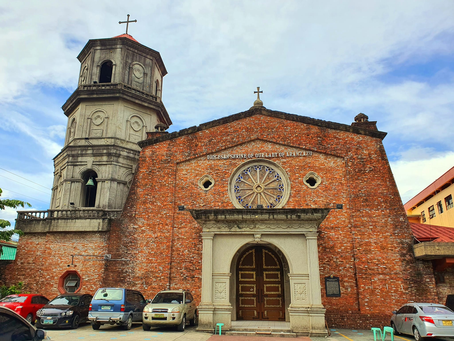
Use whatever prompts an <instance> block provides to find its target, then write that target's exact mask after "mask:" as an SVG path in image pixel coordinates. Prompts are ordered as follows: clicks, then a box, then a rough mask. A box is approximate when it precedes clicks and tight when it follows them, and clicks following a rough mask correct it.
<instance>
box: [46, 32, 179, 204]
mask: <svg viewBox="0 0 454 341" xmlns="http://www.w3.org/2000/svg"><path fill="white" fill-rule="evenodd" d="M77 58H78V59H79V61H80V63H81V67H80V74H79V82H78V87H77V89H76V90H75V91H74V93H73V94H72V95H71V96H70V97H69V99H68V100H67V101H66V103H65V104H64V105H63V107H62V108H63V111H64V113H65V115H66V116H67V117H68V125H67V130H66V139H65V145H64V147H63V149H62V150H61V152H60V153H59V154H58V155H57V156H56V157H55V158H54V167H55V171H54V184H53V192H52V201H51V209H56V210H59V209H68V208H81V209H83V208H98V209H113V210H118V209H122V208H123V205H124V203H125V200H126V197H127V194H128V191H129V187H130V185H131V181H132V178H133V175H134V172H135V168H136V165H137V162H138V158H139V152H140V147H139V146H138V145H137V142H139V141H141V140H144V139H146V132H150V131H155V127H156V126H159V127H162V126H164V127H166V128H168V127H169V126H170V125H171V124H172V121H171V120H170V117H169V115H168V113H167V111H166V109H165V107H164V104H163V103H162V100H161V97H162V84H163V77H164V76H165V75H166V74H167V70H166V68H165V66H164V63H163V61H162V59H161V55H160V54H159V52H157V51H155V50H152V49H150V48H148V47H146V46H144V45H142V44H140V43H139V42H138V41H137V40H135V39H134V38H133V37H132V36H130V35H129V34H123V35H120V36H117V37H114V38H109V39H93V40H90V41H89V42H88V43H87V44H86V45H85V47H84V48H83V50H82V52H81V53H80V54H79V56H78V57H77Z"/></svg>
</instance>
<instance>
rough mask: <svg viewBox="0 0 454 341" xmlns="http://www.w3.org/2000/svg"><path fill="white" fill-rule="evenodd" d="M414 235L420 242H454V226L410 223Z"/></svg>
mask: <svg viewBox="0 0 454 341" xmlns="http://www.w3.org/2000/svg"><path fill="white" fill-rule="evenodd" d="M410 227H411V231H412V232H413V236H414V237H415V238H416V239H417V240H418V241H420V242H432V241H433V242H454V228H452V227H446V226H438V225H429V224H419V223H410Z"/></svg>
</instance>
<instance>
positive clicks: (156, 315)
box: [154, 314, 164, 317]
mask: <svg viewBox="0 0 454 341" xmlns="http://www.w3.org/2000/svg"><path fill="white" fill-rule="evenodd" d="M154 317H164V314H154Z"/></svg>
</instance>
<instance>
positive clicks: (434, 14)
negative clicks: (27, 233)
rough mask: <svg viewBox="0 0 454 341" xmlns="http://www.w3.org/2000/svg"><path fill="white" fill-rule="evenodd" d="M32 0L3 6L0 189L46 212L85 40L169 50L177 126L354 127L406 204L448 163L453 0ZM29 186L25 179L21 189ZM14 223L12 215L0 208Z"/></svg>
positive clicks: (170, 102) (168, 101)
mask: <svg viewBox="0 0 454 341" xmlns="http://www.w3.org/2000/svg"><path fill="white" fill-rule="evenodd" d="M74 4H75V2H69V1H66V2H63V1H54V0H44V1H35V0H29V1H26V2H19V3H14V4H13V3H12V2H9V3H7V4H6V3H5V4H4V5H0V28H1V31H2V38H1V39H0V48H1V51H2V53H1V54H0V122H1V124H0V145H1V147H2V148H1V150H2V151H1V153H0V188H2V189H3V190H4V196H3V198H6V197H10V198H16V199H22V200H26V201H28V202H30V203H31V204H32V205H33V209H37V210H46V209H47V208H48V207H49V202H50V193H51V191H50V188H51V186H52V178H53V161H52V158H53V157H55V155H57V153H58V152H59V151H60V149H61V148H62V146H63V141H64V136H65V131H66V123H67V121H66V117H65V115H64V114H63V112H62V110H61V106H62V105H63V104H64V102H65V101H66V99H67V98H68V97H69V96H70V95H71V93H72V92H73V91H74V90H75V88H76V86H77V80H78V74H79V68H80V64H79V61H78V60H77V58H76V57H77V55H78V54H79V52H80V51H81V50H82V48H83V47H84V45H85V44H86V42H87V41H88V40H89V39H95V38H110V37H114V36H116V35H119V34H122V33H124V30H125V26H124V25H119V24H118V22H119V21H123V20H125V19H126V14H127V13H129V14H131V19H137V20H138V22H137V23H134V24H131V25H130V26H129V33H130V34H131V35H132V36H133V37H134V38H135V39H137V40H138V41H139V42H140V43H142V44H144V45H146V46H148V47H150V48H152V49H155V50H157V51H159V52H160V53H161V56H162V58H163V60H164V63H165V65H166V68H167V70H168V72H169V73H168V75H167V76H166V77H165V78H164V84H163V101H164V104H165V106H166V108H167V110H168V112H169V114H170V117H171V118H172V120H173V122H174V125H173V126H172V127H171V128H170V131H173V130H179V129H183V128H186V127H189V126H193V125H197V124H200V123H203V122H207V121H210V120H213V119H217V118H220V117H223V116H226V115H230V114H234V113H237V112H241V111H244V110H247V109H248V108H249V107H251V105H252V104H253V102H254V100H255V98H256V97H255V95H254V94H253V91H254V90H255V89H256V87H257V86H260V87H261V89H262V90H263V91H264V93H263V95H262V97H261V98H262V100H263V102H264V105H265V106H266V107H267V108H269V109H273V110H279V111H284V112H288V113H294V114H299V115H303V116H309V117H313V118H317V119H322V120H327V121H334V122H339V123H344V124H351V123H352V122H353V119H354V117H355V116H356V115H357V114H358V113H360V112H363V113H365V114H366V115H368V116H369V120H371V121H377V126H378V128H379V130H381V131H385V132H388V136H387V137H386V138H385V140H384V145H385V149H386V152H387V155H388V158H389V160H390V162H391V167H392V171H393V174H394V176H395V179H396V182H397V185H398V188H399V191H400V194H401V197H402V200H403V202H406V201H408V200H409V199H410V198H411V197H412V196H414V195H416V194H417V193H418V192H420V191H421V190H422V189H424V188H425V187H426V186H427V185H428V184H430V183H431V182H432V181H433V180H435V179H436V178H437V177H439V176H440V175H442V174H443V173H444V172H446V171H447V170H448V169H450V168H451V167H452V166H453V165H454V146H453V142H452V141H453V139H454V129H453V128H452V127H453V126H454V115H453V113H454V95H453V94H454V44H453V41H454V20H452V18H453V17H454V1H450V0H443V1H437V0H432V1H422V0H421V1H420V0H411V1H406V0H400V1H381V0H368V1H363V0H362V1H352V0H344V1H336V0H326V1H323V2H316V1H303V0H284V1H274V0H261V1H255V0H251V1H233V0H232V1H224V0H217V1H213V0H210V1H209V0H180V1H155V0H150V1H147V2H144V1H135V0H131V1H128V2H118V3H116V4H114V3H113V2H112V1H103V0H99V1H96V2H93V1H85V0H80V1H78V2H77V6H75V5H74ZM26 179H27V180H30V181H31V182H30V181H27V180H26ZM0 214H1V217H2V218H4V219H12V220H13V219H14V218H15V215H16V213H15V212H14V211H13V210H7V211H3V212H1V213H0Z"/></svg>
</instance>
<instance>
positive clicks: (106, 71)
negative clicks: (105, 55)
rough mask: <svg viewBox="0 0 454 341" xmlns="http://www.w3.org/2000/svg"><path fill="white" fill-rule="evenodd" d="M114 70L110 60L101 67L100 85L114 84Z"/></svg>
mask: <svg viewBox="0 0 454 341" xmlns="http://www.w3.org/2000/svg"><path fill="white" fill-rule="evenodd" d="M112 70H113V63H112V61H110V60H108V61H106V62H104V63H102V65H101V72H100V74H99V83H111V82H112Z"/></svg>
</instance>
